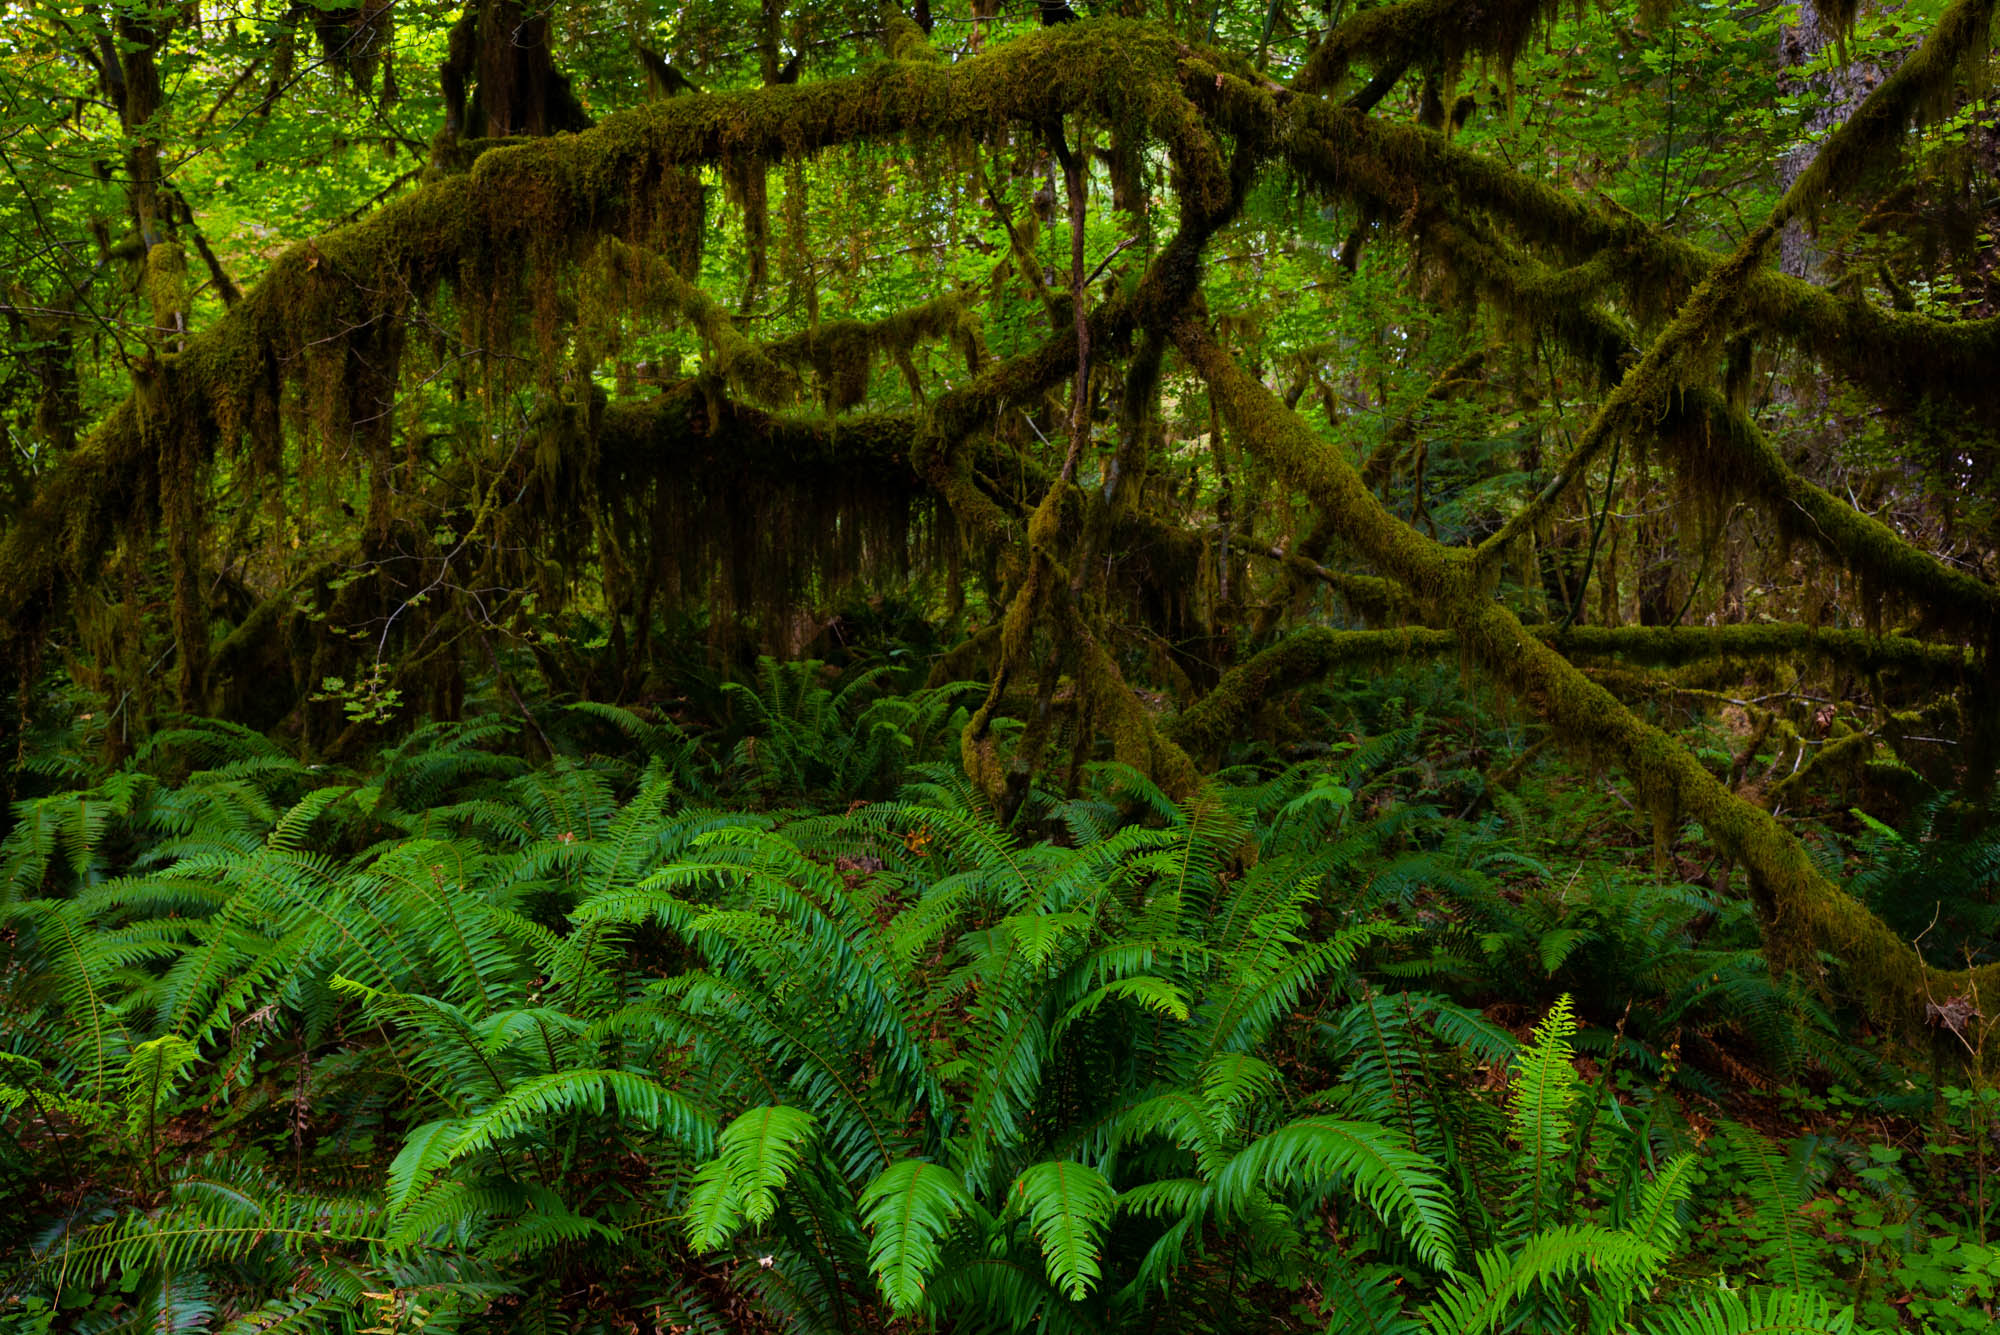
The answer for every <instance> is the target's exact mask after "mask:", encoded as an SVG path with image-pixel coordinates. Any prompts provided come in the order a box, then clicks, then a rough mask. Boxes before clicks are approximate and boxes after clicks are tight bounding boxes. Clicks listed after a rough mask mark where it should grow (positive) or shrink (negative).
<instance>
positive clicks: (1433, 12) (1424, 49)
mask: <svg viewBox="0 0 2000 1335" xmlns="http://www.w3.org/2000/svg"><path fill="white" fill-rule="evenodd" d="M1560 10H1561V4H1560V0H1494V2H1493V3H1488V4H1478V5H1467V4H1465V3H1463V0H1405V2H1404V3H1402V4H1392V5H1382V6H1378V7H1377V8H1374V9H1369V10H1364V11H1362V12H1361V13H1359V14H1356V15H1355V16H1354V17H1353V18H1350V19H1348V20H1347V21H1346V22H1344V23H1342V24H1340V26H1338V27H1336V28H1335V29H1334V30H1333V31H1332V32H1331V33H1329V34H1327V37H1326V40H1325V41H1323V42H1321V43H1320V44H1319V46H1318V47H1317V48H1315V49H1314V51H1313V53H1312V54H1311V55H1310V56H1309V57H1307V59H1306V64H1305V68H1304V69H1302V70H1300V71H1299V73H1298V76H1297V77H1296V78H1295V79H1293V81H1292V87H1293V88H1295V89H1296V90H1298V91H1299V92H1302V93H1329V92H1333V91H1334V90H1336V89H1338V88H1339V87H1340V86H1341V85H1342V84H1343V83H1344V82H1345V81H1346V79H1347V74H1348V69H1349V67H1350V66H1351V65H1352V64H1353V63H1354V62H1355V61H1356V60H1368V61H1372V62H1374V63H1375V64H1376V65H1377V66H1378V67H1380V68H1383V69H1386V70H1391V71H1400V70H1401V69H1403V68H1405V67H1407V66H1409V65H1412V64H1420V65H1422V66H1424V67H1425V68H1430V69H1438V70H1447V71H1454V72H1455V71H1456V70H1457V69H1458V68H1459V67H1460V66H1462V65H1463V64H1464V62H1465V60H1466V58H1467V57H1468V56H1482V57H1487V58H1490V59H1492V60H1493V61H1495V62H1496V63H1498V64H1499V65H1500V66H1501V68H1502V69H1503V70H1504V69H1510V68H1511V67H1512V66H1513V63H1514V59H1515V57H1516V56H1517V55H1519V54H1520V51H1521V49H1522V47H1523V46H1524V45H1525V44H1526V43H1527V41H1528V38H1529V37H1530V36H1531V35H1533V33H1534V31H1535V29H1536V27H1537V26H1539V25H1543V24H1548V23H1552V22H1553V21H1554V20H1555V17H1556V15H1557V14H1558V13H1559V12H1560ZM1453 82H1455V79H1453V78H1449V77H1448V78H1446V79H1445V80H1444V83H1445V85H1446V86H1447V87H1449V85H1450V84H1452V83H1453Z"/></svg>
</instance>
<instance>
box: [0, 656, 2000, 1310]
mask: <svg viewBox="0 0 2000 1335" xmlns="http://www.w3.org/2000/svg"><path fill="white" fill-rule="evenodd" d="M723 695H724V696H725V697H728V698H729V699H730V701H731V703H732V704H733V706H734V712H733V716H732V717H729V718H726V719H725V720H724V721H723V722H721V723H718V724H716V725H715V726H713V727H711V728H709V729H706V730H696V729H689V728H687V727H683V726H682V725H680V724H677V723H675V722H674V721H672V719H671V718H669V717H668V716H667V714H665V713H664V712H661V711H646V712H635V711H632V710H626V709H620V708H616V707H611V706H605V705H588V704H586V705H574V706H570V707H567V708H550V709H545V710H541V711H538V712H537V714H536V716H535V718H534V720H533V725H534V726H533V732H532V734H529V733H528V731H527V729H526V728H525V726H524V724H523V723H522V722H521V721H520V720H510V719H503V718H490V719H486V720H484V721H476V722H469V723H464V724H456V725H450V726H434V727H431V728H428V729H426V730H424V731H421V732H418V733H416V734H414V735H412V736H410V737H409V738H408V739H406V740H405V741H403V742H401V743H400V744H398V745H396V746H395V747H393V748H391V749H390V750H388V751H386V752H384V753H383V754H382V755H381V756H380V757H379V761H378V763H377V764H376V765H375V766H374V767H372V768H371V769H370V770H368V771H366V772H352V773H350V772H344V771H342V772H335V771H329V770H324V769H319V768H316V767H312V766H309V765H305V764H302V763H300V762H298V761H296V760H294V759H292V758H291V757H290V756H288V755H287V754H286V753H285V752H284V751H283V750H282V749H281V748H280V747H278V746H276V745H275V744H273V743H272V742H270V741H268V740H266V739H265V738H263V737H262V736H261V735H259V734H256V733H253V732H250V731H247V730H244V729H241V728H237V727H233V726H230V725H226V724H220V723H215V722H207V721H190V722H188V723H186V724H185V725H184V726H181V727H178V728H174V729H170V730H167V731H162V732H160V733H158V734H156V735H154V736H153V737H152V738H150V739H149V740H148V741H147V742H146V744H145V745H144V746H143V747H141V748H140V749H139V750H138V751H137V753H136V754H135V755H133V756H132V757H131V758H130V759H129V760H128V761H127V762H125V763H124V764H123V765H121V766H120V767H119V768H118V769H116V770H115V771H113V772H111V773H108V774H104V775H101V776H94V775H93V774H92V773H91V772H90V769H89V766H88V765H87V764H86V763H85V762H84V761H83V760H82V759H81V758H80V756H79V755H78V754H77V753H74V752H69V753H66V752H65V751H64V749H63V744H62V741H61V739H60V738H56V739H53V740H51V741H49V743H48V744H47V746H46V747H45V748H44V749H43V750H41V751H39V752H38V753H37V757H36V761H35V764H34V766H33V767H32V773H33V777H34V778H35V780H36V782H38V783H39V784H40V785H41V786H42V789H43V795H41V796H37V797H29V798H26V799H24V800H22V801H21V802H19V803H18V804H17V806H16V807H15V809H14V812H13V815H12V819H13V824H12V827H11V829H10V831H9V832H8V833H7V834H6V836H5V839H4V841H3V842H0V933H4V939H5V941H6V943H7V946H8V956H7V964H6V967H5V971H4V973H0V1016H4V1023H5V1032H4V1045H0V1237H4V1238H5V1239H7V1242H6V1244H5V1247H4V1250H0V1286H4V1287H0V1293H4V1295H5V1297H4V1299H0V1328H4V1329H6V1330H10V1331H49V1330H79V1331H90V1332H108V1331H114V1330H131V1331H138V1330H140V1329H150V1330H153V1331H158V1332H173V1331H182V1330H194V1329H207V1330H213V1331H219V1332H230V1333H231V1335H236V1333H238V1332H241V1333H243V1335H248V1333H249V1332H269V1331H287V1332H289V1331H319V1330H327V1331H354V1332H360V1331H367V1332H401V1331H406V1330H408V1331H414V1330H418V1329H423V1330H437V1331H451V1330H466V1331H483V1330H501V1329H506V1330H513V1329H520V1330H543V1329H566V1330H577V1331H597V1330H602V1331H608V1332H609V1331H617V1332H626V1331H634V1330H647V1331H652V1330H658V1331H687V1330H701V1331H777V1330H802V1331H808V1330H809V1331H819V1330H841V1331H864V1330H877V1329H893V1330H919V1329H937V1330H948V1331H975V1330H1007V1331H1025V1330H1031V1329H1032V1330H1049V1331H1056V1330H1068V1331H1111V1330H1133V1331H1142V1330H1155V1329H1185V1330H1216V1331H1222V1330H1230V1331H1297V1330H1322V1329H1323V1330H1327V1331H1330V1332H1354V1333H1355V1335H1360V1333H1361V1332H1377V1333H1382V1332H1405V1331H1408V1332H1416V1331H1433V1332H1445V1331H1453V1332H1474V1331H1543V1332H1556V1331H1572V1330H1576V1331H1585V1330H1588V1331H1622V1330H1628V1329H1630V1330H1645V1331H1656V1332H1690V1333H1692V1332H1722V1331H1751V1330H1759V1331H1800V1332H1804V1331H1841V1330H1848V1329H1880V1330H1936V1331H1945V1330H1961V1329H1962V1330H1974V1329H1986V1328H1988V1326H1989V1323H1990V1322H1991V1320H1992V1316H1991V1313H1992V1288H1993V1284H1994V1282H1995V1279H1996V1278H2000V1249H1995V1248H1994V1247H1992V1246H1990V1245H1989V1243H1988V1237H1987V1230H1988V1211H1989V1206H1988V1188H1987V1176H1988V1171H1987V1163H1988V1160H1989V1158H1990V1157H1991V1141H1992V1126H1993V1117H1992V1102H1991V1099H1992V1096H1991V1094H1990V1091H1989V1090H1988V1089H1987V1087H1986V1085H1985V1082H1984V1077H1983V1075H1982V1074H1981V1072H1982V1071H1983V1064H1982V1063H1983V1058H1982V1057H1981V1054H1979V1053H1978V1052H1964V1053H1951V1052H1941V1053H1940V1054H1937V1057H1936V1059H1935V1060H1923V1059H1922V1056H1923V1055H1922V1054H1910V1053H1897V1052H1891V1051H1888V1050H1886V1049H1885V1048H1884V1047H1882V1046H1881V1045H1880V1044H1879V1043H1877V1042H1875V1041H1874V1040H1873V1039H1871V1038H1870V1037H1869V1035H1868V1029H1867V1024H1866V1017H1864V1016H1856V1015H1850V1014H1845V1013H1843V1012H1842V1011H1841V1010H1840V1009H1839V1008H1838V1007H1836V1006H1834V1005H1833V1004H1831V1003H1830V1002H1829V1001H1827V1000H1826V999H1825V998H1824V997H1822V996H1820V995H1818V994H1817V993H1816V992H1815V990H1814V989H1813V987H1812V986H1811V980H1800V979H1796V978H1791V977H1785V976H1777V975H1774V974H1773V972H1772V970H1771V969H1770V968H1769V967H1768V965H1767V964H1766V962H1765V961H1764V960H1763V959H1762V957H1761V956H1760V955H1759V954H1758V953H1757V940H1758V934H1757V930H1756V925H1755V923H1754V921H1753V920H1752V919H1751V917H1750V912H1749V909H1748V907H1747V906H1746V905H1745V904H1744V903H1743V902H1742V901H1741V900H1739V899H1737V898H1735V897H1734V896H1733V895H1731V894H1730V893H1729V892H1728V889H1727V878H1726V876H1723V875H1718V874H1710V875H1706V876H1703V875H1700V874H1691V875H1686V876H1683V875H1681V874H1680V872H1681V870H1682V869H1680V868H1679V865H1678V864H1676V863H1673V862H1672V861H1669V862H1667V863H1666V864H1664V867H1662V866H1658V865H1656V864H1655V861H1654V858H1653V850H1652V849H1651V847H1650V840H1649V837H1648V836H1649V834H1650V832H1649V831H1645V832H1641V831H1638V830H1637V829H1636V824H1637V823H1636V822H1634V821H1633V820H1632V818H1631V816H1630V813H1626V812H1622V811H1621V810H1620V809H1619V808H1618V807H1617V805H1616V804H1615V802H1613V801H1611V800H1610V799H1608V798H1607V797H1605V796H1604V795H1603V794H1602V792H1601V791H1596V790H1593V789H1591V788H1589V787H1588V786H1585V787H1582V788H1579V786H1578V785H1576V784H1575V783H1574V782H1573V776H1567V775H1566V774H1565V773H1564V772H1562V771H1560V770H1558V769H1555V768H1553V767H1551V768H1548V769H1543V768H1540V767H1527V768H1525V769H1523V770H1521V771H1519V772H1518V773H1517V774H1516V775H1514V776H1513V777H1512V781H1511V782H1510V784H1509V785H1507V786H1504V787H1502V786H1498V785H1495V784H1492V783H1489V782H1487V781H1486V780H1485V779H1484V778H1483V777H1482V776H1484V775H1486V774H1489V773H1491V772H1493V771H1494V769H1495V768H1496V767H1494V766H1492V765H1490V764H1488V763H1486V762H1487V760H1488V759H1489V757H1488V755H1487V754H1486V753H1488V752H1491V751H1495V750H1499V749H1504V748H1505V747H1508V746H1514V745H1519V744H1521V743H1522V742H1523V741H1524V740H1525V739H1523V738H1518V737H1495V736H1491V735H1487V734H1481V733H1474V732H1473V731H1471V728H1472V725H1471V724H1470V723H1469V722H1466V721H1464V720H1468V719H1470V718H1472V717H1473V716H1474V714H1473V711H1468V710H1463V709H1457V708H1455V707H1454V704H1453V700H1452V698H1451V691H1450V689H1449V687H1448V686H1446V685H1440V684H1439V682H1437V681H1435V680H1429V681H1418V682H1416V683H1414V685H1413V686H1412V689H1411V691H1410V693H1409V694H1407V695H1397V696H1390V695H1388V694H1387V692H1385V690H1384V689H1382V688H1380V687H1379V686H1378V687H1376V688H1374V689H1373V690H1372V693H1371V701H1372V704H1371V708H1370V709H1368V710H1367V711H1365V712H1364V711H1361V710H1355V709H1346V710H1344V711H1341V710H1339V705H1340V702H1339V701H1338V700H1337V699H1329V700H1323V701H1322V705H1323V707H1324V708H1326V709H1327V710H1329V711H1334V712H1329V713H1328V714H1327V715H1326V717H1325V718H1323V719H1322V720H1321V722H1322V724H1324V725H1326V726H1323V727H1320V728H1318V729H1316V731H1315V735H1318V736H1321V737H1324V738H1327V739H1329V740H1328V741H1327V742H1326V743H1325V744H1323V745H1320V746H1315V747H1311V748H1304V749H1302V750H1301V751H1299V752H1296V753H1294V754H1291V755H1289V756H1288V755H1284V754H1279V753H1275V752H1269V751H1265V752H1261V753H1256V752H1245V753H1244V754H1243V755H1242V756H1240V757H1238V758H1239V759H1240V760H1241V761H1242V762H1243V763H1241V764H1240V765H1238V766H1237V767H1236V768H1235V769H1232V770H1230V771H1226V772H1225V773H1223V774H1221V775H1219V776H1217V777H1216V778H1215V779H1214V780H1212V781H1211V782H1210V783H1208V784H1207V785H1206V786H1205V787H1204V788H1203V789H1202V791H1201V792H1200V794H1199V795H1198V796H1197V797H1196V798H1194V799H1193V800H1191V801H1188V802H1183V803H1175V802H1172V801H1169V800H1168V799H1167V798H1166V797H1165V796H1164V795H1163V794H1162V793H1160V792H1159V791H1158V790H1157V789H1156V788H1154V787H1153V786H1152V785H1151V784H1150V783H1148V782H1147V781H1146V780H1145V779H1144V778H1143V777H1142V776H1140V775H1139V774H1137V773H1136V772H1134V771H1132V770H1129V769H1126V768H1124V767H1122V766H1118V765H1114V764H1109V763H1099V764H1095V765H1089V766H1086V767H1085V768H1084V770H1083V773H1084V774H1085V776H1086V784H1085V788H1084V791H1082V792H1081V793H1079V794H1075V795H1067V796H1063V795H1055V794H1048V793H1041V794H1037V795H1036V796H1035V797H1034V799H1033V800H1032V801H1030V802H1029V803H1028V804H1027V805H1026V806H1025V807H1024V808H1023V809H1022V811H1021V812H1020V813H1019V814H1018V816H1017V818H1016V819H1015V821H1014V822H1013V824H1012V825H1011V826H1010V827H1007V828H1003V827H1001V826H1000V825H999V824H998V823H997V822H996V821H995V820H994V818H993V817H992V815H991V814H990V813H989V812H988V811H986V810H984V809H983V808H982V807H981V805H980V804H979V802H978V801H977V800H976V799H975V798H974V796H973V795H972V792H971V790H970V789H969V787H968V785H967V784H966V783H965V781H964V779H963V776H962V774H961V773H960V771H959V770H958V769H957V767H956V765H955V764H954V763H952V761H951V759H950V758H951V757H952V755H953V749H954V747H955V743H956V736H957V731H958V727H959V726H960V725H961V724H962V722H963V710H964V706H965V703H966V700H967V696H968V693H967V692H965V691H961V690H957V689H954V688H944V689H939V690H931V691H920V692H916V693H913V694H895V693H892V692H889V691H887V690H886V689H882V688H881V684H880V683H879V682H878V680H877V679H876V676H875V675H873V674H870V673H868V672H866V671H861V670H854V671H851V672H850V673H847V674H836V673H834V672H832V671H831V670H829V669H825V668H822V667H821V666H819V665H816V664H806V665H782V666H781V665H777V664H767V665H766V666H765V667H764V669H763V671H762V672H761V674H760V676H759V678H758V679H757V681H756V684H754V685H751V686H744V687H731V688H729V690H728V691H726V692H724V693H723ZM1335 712H1337V713H1338V717H1337V718H1336V717H1335ZM1949 810H1951V809H1950V808H1949V807H1948V805H1946V804H1943V803H1942V801H1941V802H1940V803H1939V804H1934V805H1933V806H1930V807H1925V808H1923V809H1922V810H1920V811H1918V812H1917V813H1915V814H1914V815H1913V816H1912V817H1911V818H1910V819H1909V820H1908V821H1906V822H1905V824H1906V825H1907V827H1908V828H1907V829H1905V830H1902V831H1898V830H1895V829H1892V828H1891V827H1889V826H1887V825H1866V826H1864V827H1862V829H1861V830H1860V832H1859V836H1858V840H1850V841H1849V843H1850V845H1851V846H1852V847H1854V848H1855V849H1856V850H1857V851H1858V852H1859V853H1860V854H1861V855H1864V856H1865V858H1866V861H1865V863H1863V864H1861V865H1863V866H1864V867H1865V871H1864V874H1863V875H1862V876H1861V877H1860V878H1859V882H1858V885H1859V887H1860V888H1861V889H1863V891H1864V892H1865V893H1868V894H1871V895H1875V896H1877V897H1886V896H1888V895H1889V894H1890V893H1891V892H1892V891H1893V890H1894V889H1895V888H1896V886H1897V885H1898V884H1904V885H1907V884H1908V883H1909V882H1908V881H1907V880H1905V881H1903V882H1897V881H1896V879H1895V871H1896V869H1897V868H1898V867H1903V868H1906V869H1909V868H1914V869H1915V870H1914V871H1909V872H1908V874H1909V875H1916V874H1919V873H1920V874H1921V875H1923V876H1925V877H1928V878H1930V879H1931V880H1932V881H1934V882H1937V883H1938V884H1940V885H1943V884H1944V882H1943V881H1941V880H1939V878H1940V877H1941V876H1943V874H1944V873H1943V872H1942V871H1940V870H1939V867H1940V865H1941V862H1949V863H1950V864H1951V866H1952V868H1953V869H1954V874H1955V875H1956V876H1957V877H1958V880H1956V881H1952V882H1950V885H1951V886H1952V887H1954V892H1955V893H1957V894H1958V896H1959V899H1958V902H1959V903H1961V904H1962V905H1963V906H1964V907H1962V908H1961V909H1960V911H1959V912H1958V914H1957V916H1956V917H1954V918H1953V919H1952V920H1951V922H1950V923H1949V927H1950V930H1951V931H1952V932H1953V933H1954V934H1955V935H1954V938H1953V940H1954V942H1955V943H1958V942H1962V941H1967V940H1971V939H1973V938H1974V937H1976V936H1977V935H1978V934H1979V932H1980V930H1981V924H1982V923H1983V921H1984V920H1983V919H1981V918H1979V917H1978V916H1977V912H1976V910H1975V908H1974V907H1973V905H1974V903H1975V901H1976V899H1977V895H1976V894H1975V893H1974V891H1976V890H1977V889H1978V887H1979V886H1981V885H1987V884H1990V867H1988V866H1987V865H1986V864H1985V863H1983V862H1980V861H1979V859H1980V858H1982V857H1987V856H1988V855H1990V851H1991V849H1990V842H1980V841H1978V840H1976V839H1973V840H1959V841H1958V842H1956V843H1951V844H1945V843H1941V842H1940V841H1939V840H1938V839H1937V838H1935V837H1934V833H1935V831H1936V830H1937V829H1938V828H1939V826H1940V822H1941V821H1942V819H1943V817H1944V815H1945V814H1946V813H1947V812H1948V811H1949ZM1558 824H1561V825H1564V826H1565V827H1572V826H1578V825H1581V826H1584V827H1587V828H1588V831H1589V837H1588V838H1587V839H1580V840H1576V839H1565V840H1563V841H1554V840H1551V839H1549V838H1547V837H1546V835H1547V831H1548V830H1549V829H1551V828H1553V827H1555V826H1556V825H1558ZM1837 834H1838V832H1834V833H1833V834H1830V835H1829V838H1835V837H1836V836H1837ZM1968 849H1969V850H1971V851H1970V852H1955V851H1954V850H1968ZM1899 858H1900V859H1902V860H1901V861H1898V860H1897V859H1899ZM1982 877H1986V878H1987V879H1986V880H1984V881H1982V880H1981V878H1982ZM1968 887H1971V889H1968ZM1971 1032H1973V1030H1972V1029H1971V1028H1967V1027H1965V1026H1963V1025H1961V1026H1960V1028H1959V1029H1957V1030H1951V1031H1950V1032H1944V1031H1941V1039H1942V1040H1944V1041H1947V1042H1948V1041H1951V1040H1952V1039H1953V1038H1954V1037H1955V1036H1959V1035H1961V1033H1964V1034H1969V1033H1971ZM1968 1042H1969V1040H1968ZM1968 1072H1969V1074H1968Z"/></svg>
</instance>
